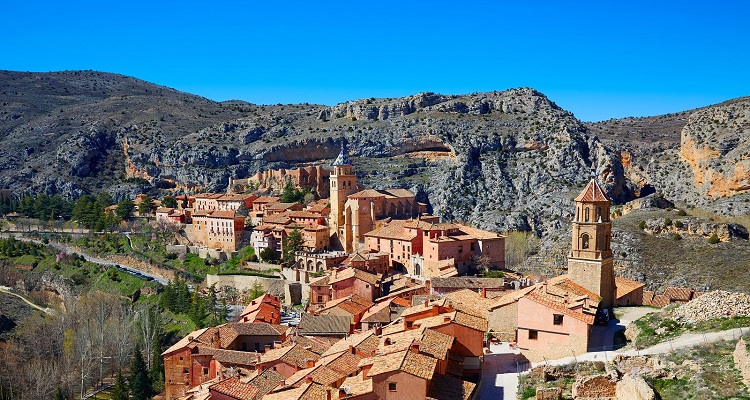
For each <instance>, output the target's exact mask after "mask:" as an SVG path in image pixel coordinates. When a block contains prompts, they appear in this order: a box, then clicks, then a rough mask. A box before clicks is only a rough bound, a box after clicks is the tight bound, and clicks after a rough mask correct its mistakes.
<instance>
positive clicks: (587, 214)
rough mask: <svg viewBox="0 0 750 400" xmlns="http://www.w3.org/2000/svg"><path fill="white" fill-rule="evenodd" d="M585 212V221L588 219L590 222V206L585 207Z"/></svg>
mask: <svg viewBox="0 0 750 400" xmlns="http://www.w3.org/2000/svg"><path fill="white" fill-rule="evenodd" d="M584 214H585V215H586V216H585V217H584V221H586V222H589V208H588V207H586V208H585V209H584Z"/></svg>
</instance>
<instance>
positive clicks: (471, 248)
mask: <svg viewBox="0 0 750 400" xmlns="http://www.w3.org/2000/svg"><path fill="white" fill-rule="evenodd" d="M469 250H471V251H474V242H471V244H470V245H469Z"/></svg>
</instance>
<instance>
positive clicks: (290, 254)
mask: <svg viewBox="0 0 750 400" xmlns="http://www.w3.org/2000/svg"><path fill="white" fill-rule="evenodd" d="M285 241H286V244H285V245H284V249H283V250H284V255H283V258H284V261H285V262H287V263H292V262H294V253H295V252H297V251H299V250H302V245H303V244H304V240H303V239H302V233H301V232H300V230H299V229H297V228H294V229H293V230H292V231H291V232H290V233H289V235H288V236H287V237H286V240H285Z"/></svg>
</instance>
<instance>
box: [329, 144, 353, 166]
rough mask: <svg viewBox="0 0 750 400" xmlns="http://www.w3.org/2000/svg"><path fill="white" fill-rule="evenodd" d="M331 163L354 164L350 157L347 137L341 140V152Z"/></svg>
mask: <svg viewBox="0 0 750 400" xmlns="http://www.w3.org/2000/svg"><path fill="white" fill-rule="evenodd" d="M331 165H352V161H351V160H350V159H349V152H348V151H347V150H346V139H342V140H341V152H340V153H339V156H338V157H336V160H335V161H334V162H333V164H331Z"/></svg>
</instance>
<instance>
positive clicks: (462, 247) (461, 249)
mask: <svg viewBox="0 0 750 400" xmlns="http://www.w3.org/2000/svg"><path fill="white" fill-rule="evenodd" d="M463 252H464V246H458V254H461V253H463Z"/></svg>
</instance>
